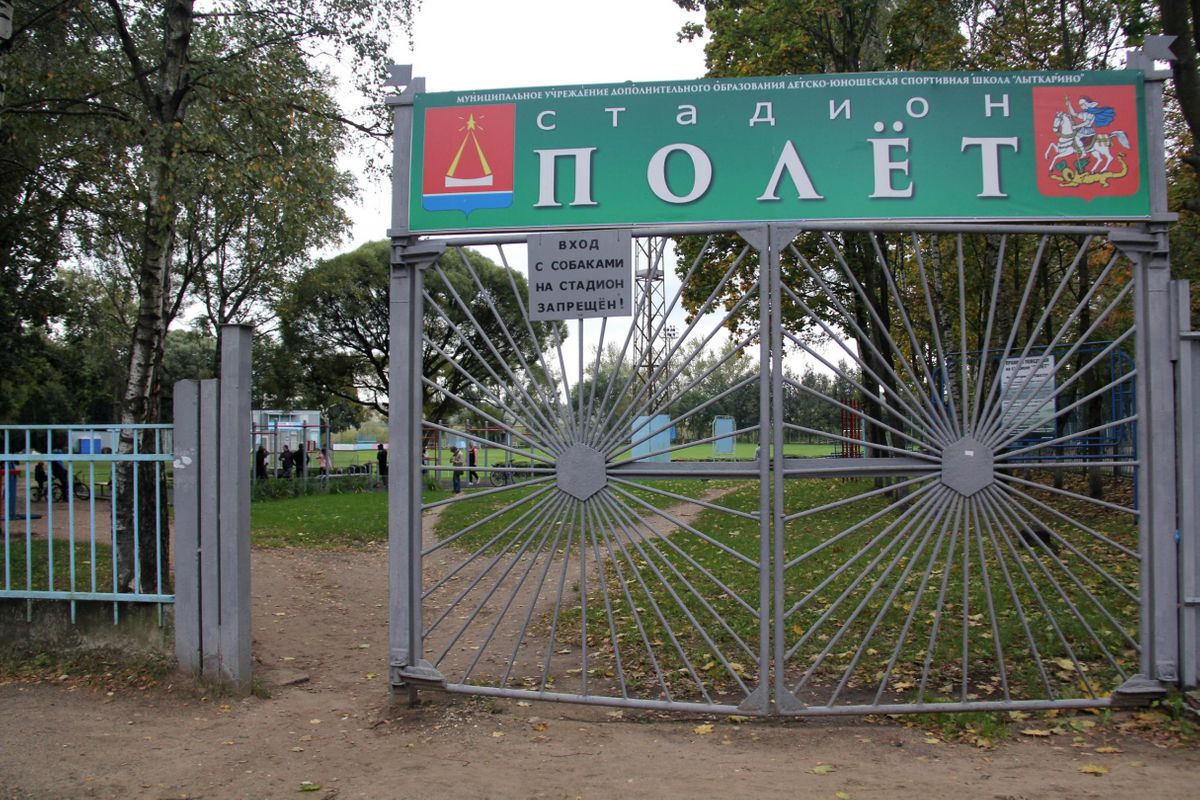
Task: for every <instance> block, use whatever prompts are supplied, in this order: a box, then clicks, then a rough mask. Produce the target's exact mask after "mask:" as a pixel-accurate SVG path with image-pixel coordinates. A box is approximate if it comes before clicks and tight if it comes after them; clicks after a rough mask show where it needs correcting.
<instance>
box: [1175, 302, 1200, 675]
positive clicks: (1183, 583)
mask: <svg viewBox="0 0 1200 800" xmlns="http://www.w3.org/2000/svg"><path fill="white" fill-rule="evenodd" d="M1171 286H1172V289H1173V290H1174V291H1173V300H1174V308H1175V317H1176V328H1177V329H1178V330H1179V337H1180V340H1181V341H1180V347H1179V358H1178V361H1177V362H1176V381H1175V386H1176V408H1178V409H1179V593H1180V604H1179V682H1180V684H1181V685H1183V686H1185V687H1194V686H1196V685H1197V684H1200V419H1197V417H1196V413H1195V410H1194V409H1195V408H1196V403H1197V402H1200V332H1195V331H1193V330H1192V324H1191V313H1192V309H1191V287H1190V286H1189V284H1188V282H1187V281H1172V284H1171Z"/></svg>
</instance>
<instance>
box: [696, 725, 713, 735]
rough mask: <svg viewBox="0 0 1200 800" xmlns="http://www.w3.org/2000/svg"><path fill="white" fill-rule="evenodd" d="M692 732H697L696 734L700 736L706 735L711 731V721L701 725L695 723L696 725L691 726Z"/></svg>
mask: <svg viewBox="0 0 1200 800" xmlns="http://www.w3.org/2000/svg"><path fill="white" fill-rule="evenodd" d="M692 732H693V733H698V734H700V735H701V736H706V735H708V734H710V733H712V732H713V726H712V723H711V722H705V723H704V724H703V725H697V726H696V727H694V728H692Z"/></svg>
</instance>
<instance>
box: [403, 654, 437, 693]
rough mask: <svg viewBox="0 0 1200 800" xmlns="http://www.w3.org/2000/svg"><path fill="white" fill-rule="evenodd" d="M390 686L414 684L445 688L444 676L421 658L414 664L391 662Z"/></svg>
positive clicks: (422, 686) (415, 685)
mask: <svg viewBox="0 0 1200 800" xmlns="http://www.w3.org/2000/svg"><path fill="white" fill-rule="evenodd" d="M391 684H392V686H414V687H420V688H432V687H438V688H442V689H444V688H446V677H445V676H444V675H442V673H440V672H438V670H437V668H436V667H434V666H433V664H430V663H429V662H428V661H425V660H424V659H421V660H420V661H418V662H417V663H416V664H393V665H392V669H391Z"/></svg>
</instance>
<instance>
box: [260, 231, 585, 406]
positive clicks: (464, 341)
mask: <svg viewBox="0 0 1200 800" xmlns="http://www.w3.org/2000/svg"><path fill="white" fill-rule="evenodd" d="M390 258H391V244H390V243H389V242H387V241H378V242H369V243H368V244H365V245H363V246H361V247H359V248H358V249H356V250H353V251H351V252H349V253H343V254H342V255H339V256H335V257H334V258H331V259H328V260H325V261H321V262H318V263H317V265H316V266H315V267H314V268H313V269H311V270H309V271H308V272H306V273H304V274H303V275H302V276H300V278H298V279H297V280H296V281H295V283H294V284H293V285H292V286H291V288H290V290H289V291H288V293H287V297H286V298H285V300H284V302H283V303H282V304H281V307H280V322H281V326H282V330H283V335H282V345H283V352H284V353H286V354H287V357H288V358H290V361H291V366H292V374H293V375H294V376H295V377H296V381H295V383H296V385H305V386H308V387H310V391H314V393H315V394H316V395H318V396H324V397H333V398H340V399H341V400H344V401H347V402H350V403H359V404H362V405H364V406H367V407H370V408H373V409H375V410H377V411H378V412H380V413H382V414H386V413H387V407H388V348H389V343H390V338H389V333H390V332H389V329H388V289H389V285H390ZM476 279H478V280H479V281H480V283H481V284H482V287H483V291H482V292H481V291H480V290H479V289H478V287H477V286H476V285H475V280H476ZM514 284H515V286H516V287H517V291H518V293H520V294H521V295H522V296H523V295H524V294H525V293H526V292H527V289H526V282H525V278H524V276H522V275H518V274H516V273H511V274H510V271H509V270H508V269H506V268H504V267H500V266H497V265H495V264H493V263H492V262H491V261H490V260H488V259H487V258H485V257H484V256H483V255H481V254H479V253H478V252H476V251H474V250H469V249H459V248H451V249H449V250H447V251H446V252H445V253H444V254H443V255H442V256H441V257H440V258H439V259H438V262H437V266H436V268H430V269H428V270H426V273H425V291H426V293H427V294H428V295H429V298H430V299H431V300H432V306H430V304H429V303H428V302H427V307H426V313H425V338H426V344H425V347H424V349H423V353H422V374H423V375H424V376H425V377H426V378H427V379H428V380H429V381H431V382H432V383H433V384H434V386H429V385H426V386H424V387H423V395H424V413H425V417H426V418H427V419H431V420H438V419H442V418H444V417H445V416H446V415H448V414H450V413H451V411H452V410H454V409H455V408H456V407H457V406H458V402H457V401H455V400H454V399H453V398H452V397H451V395H457V396H460V397H461V396H464V395H472V394H475V393H479V392H482V393H488V394H492V395H495V394H496V393H498V392H499V391H500V390H501V388H502V386H503V381H504V378H503V376H504V375H506V374H507V373H506V370H505V368H504V367H505V365H507V368H508V370H511V371H512V372H513V373H514V374H520V373H521V371H522V367H521V365H520V361H521V360H522V359H523V360H524V361H525V362H526V363H534V362H536V361H537V355H538V353H540V352H541V351H542V350H543V348H544V347H545V345H546V343H547V341H548V340H549V337H550V336H551V334H552V333H553V332H554V331H555V330H556V326H555V325H554V324H550V323H534V324H533V325H532V330H533V332H534V336H533V337H532V338H531V337H530V336H529V334H528V332H527V331H526V329H525V328H524V326H522V325H512V324H506V323H505V320H509V321H511V320H517V319H521V318H522V311H521V308H520V306H519V305H518V302H517V297H516V296H515V295H514V293H513V290H512V288H511V287H512V286H513V285H514ZM485 293H486V297H485ZM456 298H465V300H464V302H468V303H470V305H469V306H468V307H467V308H463V307H462V305H460V304H459V302H458V299H456ZM489 298H490V300H491V302H493V303H495V307H496V313H492V312H491V311H490V310H489V309H487V308H486V307H485V306H486V303H487V301H488V299H489ZM438 309H440V310H441V313H439V311H438ZM472 320H473V321H472ZM505 329H507V330H508V331H509V332H510V333H512V338H511V339H510V338H509V337H508V336H505V335H503V331H504V330H505ZM557 330H558V331H559V335H560V336H565V335H566V329H565V326H563V325H561V324H558V326H557ZM493 348H494V351H493Z"/></svg>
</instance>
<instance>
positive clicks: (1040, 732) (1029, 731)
mask: <svg viewBox="0 0 1200 800" xmlns="http://www.w3.org/2000/svg"><path fill="white" fill-rule="evenodd" d="M1021 733H1023V734H1024V735H1025V736H1049V735H1050V731H1048V730H1045V729H1044V728H1026V729H1025V730H1023V731H1021Z"/></svg>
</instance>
